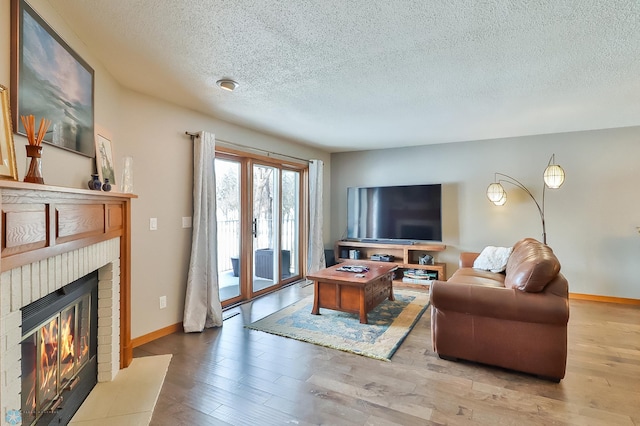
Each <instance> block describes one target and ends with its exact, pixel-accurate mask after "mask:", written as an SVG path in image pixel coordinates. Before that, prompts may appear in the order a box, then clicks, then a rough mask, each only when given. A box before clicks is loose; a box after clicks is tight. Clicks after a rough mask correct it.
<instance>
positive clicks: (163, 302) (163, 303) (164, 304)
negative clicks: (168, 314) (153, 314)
mask: <svg viewBox="0 0 640 426" xmlns="http://www.w3.org/2000/svg"><path fill="white" fill-rule="evenodd" d="M166 307H167V296H160V309H164V308H166Z"/></svg>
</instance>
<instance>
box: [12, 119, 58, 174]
mask: <svg viewBox="0 0 640 426" xmlns="http://www.w3.org/2000/svg"><path fill="white" fill-rule="evenodd" d="M20 120H22V125H23V126H24V131H25V133H26V135H27V141H28V142H29V144H28V145H27V146H26V149H27V173H26V174H25V176H24V181H25V182H32V183H44V178H43V177H42V140H43V139H44V135H46V134H47V130H48V129H49V126H50V125H51V120H47V119H46V118H43V119H41V120H40V127H39V128H38V133H37V134H36V118H35V117H34V116H33V115H27V116H25V115H21V116H20Z"/></svg>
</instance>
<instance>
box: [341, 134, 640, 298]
mask: <svg viewBox="0 0 640 426" xmlns="http://www.w3.org/2000/svg"><path fill="white" fill-rule="evenodd" d="M639 140H640V127H631V128H623V129H613V130H601V131H588V132H575V133H564V134H553V135H542V136H531V137H521V138H510V139H500V140H487V141H475V142H463V143H454V144H443V145H429V146H422V147H416V148H404V149H386V150H376V151H367V152H351V153H339V154H333V155H332V157H331V164H332V174H331V186H332V193H331V205H332V216H331V235H332V238H333V239H339V238H343V237H344V235H345V232H346V188H347V187H349V186H369V185H398V184H414V183H442V184H444V186H443V210H442V213H443V226H444V236H443V240H444V243H446V244H447V246H448V247H447V250H446V251H445V252H443V253H441V254H439V255H438V256H437V258H438V259H439V260H440V261H444V262H447V274H448V275H450V274H451V273H452V272H453V271H455V269H456V268H457V259H458V254H459V252H460V251H480V250H482V248H483V247H484V246H487V245H501V246H510V245H512V244H513V243H514V242H516V241H517V240H519V239H520V238H523V237H534V238H537V239H538V240H541V239H542V236H541V234H542V226H541V222H540V217H539V215H538V212H537V210H536V207H535V204H534V203H533V202H532V201H531V199H530V198H529V197H528V196H527V195H526V194H525V193H524V192H523V191H522V190H520V189H517V188H515V187H513V186H510V185H508V184H505V185H504V186H505V189H506V190H507V193H508V201H507V203H506V205H504V206H502V207H496V206H494V205H493V204H492V203H490V202H489V201H488V200H487V198H486V195H485V194H486V188H487V186H488V185H489V184H490V183H491V182H493V179H494V172H500V173H505V174H507V175H510V176H513V177H514V178H516V179H518V180H519V181H521V182H522V183H523V184H524V185H525V186H526V187H527V188H529V190H530V191H531V192H533V194H534V196H536V198H537V199H538V201H541V199H540V196H541V192H542V185H543V181H542V172H543V171H544V169H545V167H546V166H547V162H548V160H549V157H550V156H551V154H552V153H555V154H556V163H557V164H560V165H561V166H562V167H563V168H564V170H565V172H566V174H567V178H566V181H565V183H564V185H563V186H562V187H561V188H560V189H557V190H551V191H550V190H547V192H546V215H545V216H546V222H547V242H548V244H549V246H551V247H552V248H553V250H554V252H555V253H556V255H557V256H558V258H559V260H560V262H561V264H562V272H563V273H564V274H565V276H566V277H567V279H568V280H569V286H570V288H569V291H570V292H572V293H586V294H592V295H605V296H612V297H626V298H635V299H640V261H638V259H639V258H640V235H639V234H638V230H637V229H636V228H637V227H638V226H640V189H638V183H640V167H639V162H640V143H639V142H638V141H639Z"/></svg>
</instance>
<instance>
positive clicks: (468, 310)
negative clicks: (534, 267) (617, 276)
mask: <svg viewBox="0 0 640 426" xmlns="http://www.w3.org/2000/svg"><path fill="white" fill-rule="evenodd" d="M430 293H431V294H430V296H429V297H430V300H431V304H432V306H433V309H438V310H440V311H443V312H447V311H451V312H458V313H462V314H467V315H475V316H482V317H490V318H497V319H504V320H511V321H521V322H531V323H539V324H558V325H566V324H567V322H568V321H569V301H568V299H566V298H564V297H560V296H557V295H555V294H551V293H545V292H542V293H526V292H523V291H520V290H517V289H510V288H501V287H487V286H480V285H473V284H463V283H448V282H444V281H433V283H432V284H431V290H430Z"/></svg>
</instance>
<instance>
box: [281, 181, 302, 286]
mask: <svg viewBox="0 0 640 426" xmlns="http://www.w3.org/2000/svg"><path fill="white" fill-rule="evenodd" d="M281 234H282V237H281V238H282V241H281V246H282V254H281V257H282V259H281V261H282V271H281V274H280V276H281V277H282V279H283V280H286V279H288V278H289V277H293V276H297V275H298V274H299V273H300V259H299V254H300V173H299V172H296V171H292V170H283V171H282V225H281Z"/></svg>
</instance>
